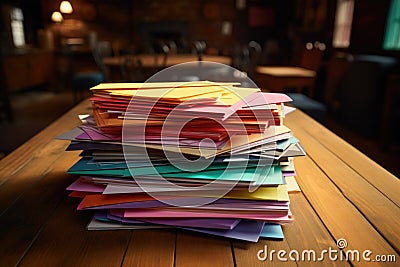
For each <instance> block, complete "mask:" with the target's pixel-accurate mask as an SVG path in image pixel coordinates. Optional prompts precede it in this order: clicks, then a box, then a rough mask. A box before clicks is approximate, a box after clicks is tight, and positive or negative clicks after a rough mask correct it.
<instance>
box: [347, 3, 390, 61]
mask: <svg viewBox="0 0 400 267" xmlns="http://www.w3.org/2000/svg"><path fill="white" fill-rule="evenodd" d="M389 7H390V0H381V1H375V0H363V1H355V4H354V17H353V26H352V34H351V42H350V43H351V45H350V50H351V52H352V53H357V54H358V53H366V54H387V52H385V51H383V49H382V48H383V40H384V34H385V28H386V20H387V16H388V11H389Z"/></svg>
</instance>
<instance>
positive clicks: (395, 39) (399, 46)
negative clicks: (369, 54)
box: [383, 0, 400, 50]
mask: <svg viewBox="0 0 400 267" xmlns="http://www.w3.org/2000/svg"><path fill="white" fill-rule="evenodd" d="M383 49H386V50H400V0H392V2H391V4H390V9H389V16H388V19H387V23H386V32H385V39H384V41H383Z"/></svg>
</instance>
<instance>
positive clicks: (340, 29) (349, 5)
mask: <svg viewBox="0 0 400 267" xmlns="http://www.w3.org/2000/svg"><path fill="white" fill-rule="evenodd" d="M353 10H354V0H338V1H337V4H336V16H335V28H334V30H333V42H332V45H333V47H335V48H346V47H349V45H350V35H351V24H352V22H353Z"/></svg>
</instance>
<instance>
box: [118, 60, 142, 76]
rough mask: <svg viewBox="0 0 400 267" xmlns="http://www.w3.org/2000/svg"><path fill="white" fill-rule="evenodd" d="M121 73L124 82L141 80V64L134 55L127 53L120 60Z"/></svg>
mask: <svg viewBox="0 0 400 267" xmlns="http://www.w3.org/2000/svg"><path fill="white" fill-rule="evenodd" d="M121 74H122V78H123V80H124V81H125V82H141V81H143V64H142V61H141V60H140V58H138V57H137V56H136V55H132V54H127V55H125V56H124V57H123V60H122V62H121Z"/></svg>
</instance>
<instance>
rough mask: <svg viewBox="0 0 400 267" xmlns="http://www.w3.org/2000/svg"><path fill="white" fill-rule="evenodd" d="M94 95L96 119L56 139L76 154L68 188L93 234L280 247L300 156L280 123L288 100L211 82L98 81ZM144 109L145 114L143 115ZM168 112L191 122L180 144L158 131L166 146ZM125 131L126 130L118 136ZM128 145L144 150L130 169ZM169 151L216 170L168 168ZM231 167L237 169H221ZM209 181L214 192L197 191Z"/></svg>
mask: <svg viewBox="0 0 400 267" xmlns="http://www.w3.org/2000/svg"><path fill="white" fill-rule="evenodd" d="M171 88H173V90H171ZM227 89H228V90H227ZM91 91H92V93H93V96H92V97H91V99H90V100H91V103H92V107H93V115H90V116H89V115H88V116H80V118H81V120H82V124H81V125H80V126H79V127H77V128H75V129H73V130H71V131H69V132H67V133H65V134H63V135H61V136H59V137H58V138H59V139H64V140H70V141H71V142H70V145H69V146H68V147H67V151H72V150H82V152H81V154H80V156H81V158H80V160H79V161H78V162H76V163H75V164H74V165H73V166H72V167H71V168H70V169H69V170H68V171H67V173H69V174H73V175H77V176H78V178H77V180H76V181H74V182H73V183H72V184H71V185H70V186H69V187H68V188H67V190H68V191H70V193H69V195H70V196H71V197H77V198H80V199H81V202H80V203H79V205H78V207H77V209H78V210H93V211H94V216H93V219H92V220H91V221H90V223H89V224H88V226H87V228H88V229H89V230H114V229H148V228H170V227H174V228H180V229H184V230H188V231H196V232H201V233H205V234H209V235H216V236H222V237H226V238H233V239H240V240H246V241H252V242H257V241H258V240H259V238H272V239H283V237H284V236H283V231H282V228H281V225H282V224H286V223H290V222H292V221H293V219H294V218H293V215H292V213H291V211H290V200H289V194H288V192H289V191H296V190H299V189H298V187H297V189H293V188H296V182H295V180H294V176H295V169H294V163H293V157H297V156H303V155H305V152H304V150H303V148H302V146H301V145H300V143H299V140H297V139H296V138H295V137H294V136H293V134H292V133H291V131H290V129H289V128H287V127H286V126H284V124H283V119H284V117H285V115H286V114H287V113H288V112H290V111H291V110H293V108H292V109H291V108H290V107H287V106H285V105H284V104H285V103H287V102H290V101H291V99H290V98H289V97H288V96H287V95H285V94H279V93H264V92H261V91H260V89H258V88H242V87H239V86H238V84H237V83H211V82H207V81H204V82H194V83H193V82H192V83H170V82H165V83H143V84H142V83H128V84H123V83H104V84H100V85H98V86H95V87H93V88H91ZM154 103H157V104H156V105H155V104H154ZM150 105H152V107H151V109H149V108H148V107H149V106H150ZM146 110H147V111H148V110H151V113H150V114H147V117H146V116H145V115H146V114H144V113H143V112H145V111H146ZM171 110H174V111H176V112H175V113H174V116H173V118H172V123H178V122H179V121H180V120H182V119H188V118H189V119H190V118H191V116H193V117H196V118H197V119H196V120H193V121H190V122H189V123H188V124H187V125H186V126H187V127H186V126H185V127H184V128H182V129H181V132H180V133H179V134H180V135H179V138H178V139H173V138H172V136H173V135H174V128H172V130H168V129H170V128H168V129H167V130H166V131H165V132H164V133H163V134H164V135H166V141H165V140H164V141H165V142H167V145H162V144H161V139H160V138H161V134H160V127H162V126H163V122H164V120H165V119H166V117H167V116H168V114H169V113H170V112H171ZM210 117H211V119H210ZM211 121H213V122H215V123H213V122H211ZM222 124H223V125H225V126H226V125H228V126H227V128H229V129H230V131H232V132H233V134H232V132H231V133H230V134H227V132H226V131H224V130H223V129H221V127H220V126H221V125H222ZM238 124H240V127H239V126H238ZM124 127H127V129H130V131H129V130H128V131H127V132H123V131H125V128H124ZM135 127H139V128H140V127H141V128H142V129H145V133H144V134H142V133H140V131H139V132H137V131H135V129H136V128H135ZM243 129H244V130H243ZM170 135H171V139H169V138H168V137H169V136H170ZM164 137H165V136H164ZM124 138H125V139H128V140H129V144H130V145H131V146H132V147H139V148H140V147H142V148H143V146H144V148H145V149H146V151H149V155H150V156H149V158H150V162H149V161H146V160H145V158H144V157H141V155H135V156H132V159H130V160H129V161H127V160H126V157H125V156H126V155H125V156H124V152H125V153H126V152H127V151H128V152H129V150H125V149H123V141H124ZM204 138H209V139H211V140H213V143H214V145H213V146H214V147H213V148H214V149H210V147H208V146H209V143H207V142H200V141H201V140H202V139H204ZM231 139H235V141H232V140H231ZM166 150H168V151H169V152H171V153H177V152H179V153H181V154H184V155H185V156H186V157H187V158H188V159H191V157H193V158H199V157H200V158H204V159H212V162H211V164H210V165H209V166H208V167H207V168H205V169H203V170H200V171H196V172H190V171H181V170H179V168H176V167H174V166H173V165H172V164H171V163H170V162H169V161H167V160H166V158H165V155H164V153H165V152H166ZM128 157H129V155H128ZM236 163H238V164H239V165H237V166H241V167H235V166H236V165H234V164H236ZM266 163H269V164H266ZM228 164H233V167H229V168H228V169H227V165H228ZM240 164H242V165H240ZM243 164H244V165H243ZM150 165H151V166H150ZM243 166H245V167H243ZM155 171H156V172H155ZM133 178H134V179H133ZM161 180H166V181H168V182H171V183H173V184H174V185H179V186H183V188H185V190H178V191H177V190H175V187H174V186H168V185H166V184H164V183H161V182H160V181H161ZM211 181H213V182H214V183H215V184H213V186H214V187H210V188H209V189H210V190H205V191H202V190H195V189H196V188H198V187H199V186H202V185H205V184H209V183H210V182H211ZM143 185H145V188H146V192H143V189H142V188H143ZM224 185H229V186H232V190H230V191H229V192H227V194H224V195H223V196H222V197H221V195H218V193H219V191H218V189H219V186H224ZM252 186H253V188H252ZM192 188H193V191H192ZM251 188H252V189H251ZM214 190H215V191H214ZM169 201H174V203H180V202H182V203H196V201H199V202H202V201H205V202H206V203H207V204H205V205H198V206H196V205H194V206H188V205H186V204H184V205H181V206H179V205H170V204H169V203H170V202H169Z"/></svg>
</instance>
